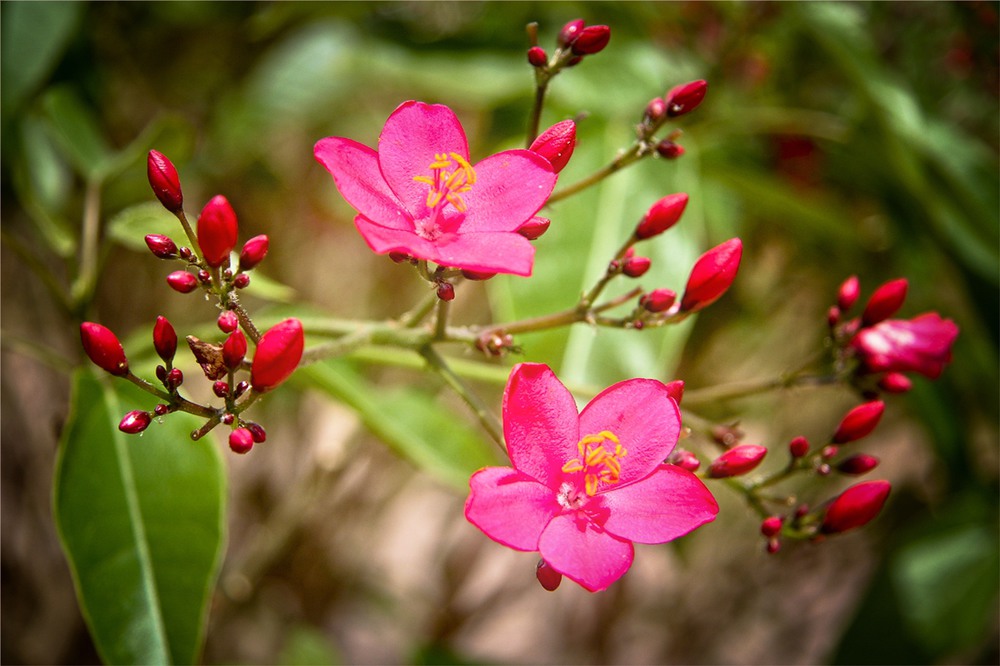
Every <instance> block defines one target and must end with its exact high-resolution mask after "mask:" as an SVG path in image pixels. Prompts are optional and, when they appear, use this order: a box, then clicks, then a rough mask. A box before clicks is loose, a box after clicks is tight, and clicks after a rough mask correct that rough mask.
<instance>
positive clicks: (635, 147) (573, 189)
mask: <svg viewBox="0 0 1000 666" xmlns="http://www.w3.org/2000/svg"><path fill="white" fill-rule="evenodd" d="M650 154H652V153H651V151H650V150H649V149H648V146H647V145H646V144H645V143H643V142H642V141H636V142H635V143H633V144H632V145H631V146H630V147H629V148H628V150H626V151H624V152H622V153H620V154H619V155H618V156H617V157H615V159H614V160H612V161H611V162H610V163H609V164H606V165H604V166H603V167H601V168H600V169H598V170H597V171H595V172H594V173H592V174H590V175H589V176H587V177H586V178H583V179H582V180H578V181H577V182H575V183H573V184H572V185H567V186H566V187H564V188H562V189H561V190H557V191H556V192H553V193H552V196H550V197H549V200H548V202H547V203H546V205H548V204H551V203H555V202H556V201H561V200H562V199H565V198H566V197H569V196H572V195H574V194H576V193H578V192H581V191H583V190H585V189H587V188H588V187H590V186H592V185H596V184H597V183H599V182H601V181H602V180H604V179H605V178H607V177H608V176H610V175H611V174H613V173H615V172H617V171H620V170H621V169H623V168H625V167H627V166H628V165H630V164H632V163H633V162H637V161H639V160H640V159H642V158H643V157H645V156H646V155H650Z"/></svg>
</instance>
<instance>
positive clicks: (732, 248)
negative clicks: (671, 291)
mask: <svg viewBox="0 0 1000 666" xmlns="http://www.w3.org/2000/svg"><path fill="white" fill-rule="evenodd" d="M742 257H743V242H742V241H741V240H740V239H739V238H731V239H730V240H727V241H726V242H725V243H722V244H721V245H718V246H716V247H714V248H712V249H711V250H709V251H708V252H706V253H705V254H703V255H702V256H701V257H700V258H699V259H698V261H697V262H695V265H694V268H693V269H691V276H690V277H689V278H688V282H687V287H685V289H684V298H683V299H681V310H682V311H684V312H695V311H697V310H701V309H702V308H705V307H707V306H709V305H711V304H712V303H714V302H715V301H717V300H718V299H719V297H721V296H722V295H723V294H724V293H726V290H727V289H729V287H730V285H732V283H733V280H734V279H736V272H737V271H738V270H739V268H740V259H741V258H742Z"/></svg>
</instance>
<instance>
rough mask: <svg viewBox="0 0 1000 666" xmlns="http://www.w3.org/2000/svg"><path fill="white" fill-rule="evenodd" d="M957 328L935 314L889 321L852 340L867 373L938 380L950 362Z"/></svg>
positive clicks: (953, 323)
mask: <svg viewBox="0 0 1000 666" xmlns="http://www.w3.org/2000/svg"><path fill="white" fill-rule="evenodd" d="M957 337H958V326H957V325H956V324H955V322H953V321H951V320H950V319H943V318H942V317H941V316H940V315H939V314H938V313H936V312H927V313H924V314H922V315H917V316H916V317H914V318H913V319H886V320H884V321H880V322H879V323H877V324H875V325H874V326H870V327H866V328H863V329H861V331H859V332H858V334H857V335H856V336H855V337H854V339H853V340H852V341H851V343H850V344H851V346H852V347H854V349H855V350H856V352H857V354H858V357H859V358H860V359H861V370H862V371H864V372H918V373H920V374H922V375H925V376H927V377H929V378H931V379H937V377H938V376H939V375H940V374H941V371H942V370H943V369H944V366H945V365H946V364H947V363H948V362H950V361H951V346H952V345H953V344H954V343H955V338H957Z"/></svg>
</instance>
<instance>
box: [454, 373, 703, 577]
mask: <svg viewBox="0 0 1000 666" xmlns="http://www.w3.org/2000/svg"><path fill="white" fill-rule="evenodd" d="M503 420H504V437H505V439H506V440H507V447H508V451H509V453H510V458H511V462H512V463H513V469H512V468H510V467H487V468H485V469H481V470H479V471H478V472H476V473H475V474H473V476H472V478H471V479H470V481H469V486H470V488H471V492H470V493H469V498H468V500H466V503H465V516H466V518H467V519H468V520H469V522H471V523H472V524H473V525H475V526H476V527H478V528H479V529H481V530H482V531H483V532H484V533H485V534H486V535H487V536H488V537H490V538H491V539H493V540H494V541H496V542H498V543H501V544H503V545H505V546H508V547H510V548H513V549H514V550H521V551H538V552H539V554H540V555H541V557H542V559H543V560H544V561H545V562H547V563H548V564H549V566H551V567H552V568H553V569H554V570H555V571H556V572H558V573H561V574H563V575H564V576H566V577H568V578H570V579H572V580H574V581H576V582H577V583H579V584H580V585H582V586H583V587H585V588H586V589H588V590H590V591H591V592H597V591H600V590H603V589H605V588H607V587H608V586H609V585H611V584H612V583H613V582H615V581H616V580H618V579H619V578H620V577H621V576H622V575H623V574H624V573H625V572H626V571H628V568H629V567H630V566H631V565H632V558H633V555H634V549H633V542H637V543H647V544H656V543H665V542H667V541H670V540H672V539H676V538H677V537H680V536H683V535H685V534H687V533H688V532H690V531H691V530H694V529H695V528H697V527H699V526H701V525H704V524H705V523H707V522H710V521H712V520H714V519H715V515H716V514H717V513H718V511H719V506H718V504H716V502H715V499H714V498H713V497H712V494H711V493H710V492H709V491H708V489H707V488H706V487H705V485H704V484H703V483H702V482H701V481H700V480H699V479H698V478H697V477H695V476H694V475H693V474H691V473H690V472H688V471H687V470H684V469H681V468H680V467H678V466H676V465H669V464H665V463H664V460H666V458H667V456H668V455H670V452H671V451H672V450H673V448H674V446H675V445H676V443H677V436H678V434H679V433H680V415H679V412H678V409H677V403H676V402H674V400H673V399H672V398H671V397H670V396H669V393H668V390H667V387H666V386H664V385H663V384H662V383H660V382H658V381H656V380H652V379H630V380H628V381H624V382H620V383H618V384H615V385H614V386H611V387H610V388H608V389H606V390H605V391H603V392H602V393H601V394H600V395H598V396H597V397H596V398H594V399H593V400H592V401H591V402H590V404H589V405H587V406H586V407H585V408H584V410H583V412H581V413H579V414H578V413H577V408H576V403H575V402H574V400H573V396H572V395H571V394H570V392H569V390H567V389H566V387H565V386H563V385H562V383H560V381H559V380H558V379H557V378H556V376H555V374H553V372H552V370H551V369H549V367H548V366H546V365H542V364H537V363H521V364H519V365H517V366H515V367H514V369H513V371H512V372H511V375H510V379H509V380H508V381H507V388H506V390H505V391H504V400H503Z"/></svg>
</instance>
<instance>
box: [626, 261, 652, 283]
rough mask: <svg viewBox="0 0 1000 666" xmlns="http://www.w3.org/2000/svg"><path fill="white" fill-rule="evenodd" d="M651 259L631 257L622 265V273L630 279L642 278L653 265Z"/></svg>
mask: <svg viewBox="0 0 1000 666" xmlns="http://www.w3.org/2000/svg"><path fill="white" fill-rule="evenodd" d="M652 263H653V262H652V261H650V259H649V257H629V258H628V259H626V260H625V263H623V264H622V273H624V274H625V275H627V276H629V277H630V278H637V277H642V276H643V275H645V274H646V271H648V270H649V267H650V266H651V265H652Z"/></svg>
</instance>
